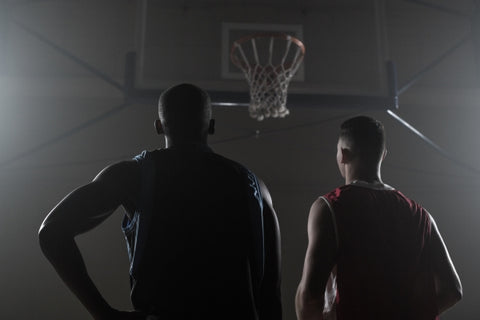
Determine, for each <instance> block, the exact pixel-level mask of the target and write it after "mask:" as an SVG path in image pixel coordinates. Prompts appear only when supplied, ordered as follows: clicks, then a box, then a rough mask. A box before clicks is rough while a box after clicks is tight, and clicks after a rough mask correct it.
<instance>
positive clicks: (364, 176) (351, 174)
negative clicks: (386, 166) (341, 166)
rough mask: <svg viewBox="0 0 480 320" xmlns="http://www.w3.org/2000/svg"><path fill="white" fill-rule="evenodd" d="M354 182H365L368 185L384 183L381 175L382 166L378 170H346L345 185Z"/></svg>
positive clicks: (351, 168)
mask: <svg viewBox="0 0 480 320" xmlns="http://www.w3.org/2000/svg"><path fill="white" fill-rule="evenodd" d="M354 181H364V182H367V183H383V181H382V176H381V173H380V166H378V167H377V168H360V167H349V168H346V172H345V184H351V183H352V182H354Z"/></svg>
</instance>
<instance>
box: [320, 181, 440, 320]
mask: <svg viewBox="0 0 480 320" xmlns="http://www.w3.org/2000/svg"><path fill="white" fill-rule="evenodd" d="M323 199H324V200H325V201H326V202H327V204H328V205H329V207H330V210H331V212H332V217H333V221H334V226H335V229H336V230H335V231H336V236H337V245H338V250H337V258H336V261H337V264H336V268H334V272H332V277H331V279H330V280H332V279H334V276H335V273H336V293H334V294H333V297H334V299H333V306H330V307H333V313H334V317H333V318H335V315H336V319H338V320H344V319H346V320H350V319H369V320H375V319H389V320H394V319H402V320H417V319H418V320H432V319H438V318H437V313H438V312H437V307H436V299H435V288H434V283H433V277H432V275H431V273H430V265H429V263H430V259H429V252H428V249H427V248H428V243H429V241H430V233H431V220H430V216H429V214H428V212H427V211H426V210H425V209H424V208H422V207H421V206H420V205H418V204H417V203H415V202H414V201H412V200H410V199H408V198H407V197H405V196H404V195H403V194H402V193H400V192H399V191H397V190H394V189H393V188H391V187H388V186H386V185H381V187H377V188H375V187H373V185H371V184H367V183H353V184H351V185H346V186H342V187H340V188H337V189H335V190H334V191H332V192H330V193H328V194H326V195H325V196H323ZM329 285H330V289H332V288H333V289H335V283H333V284H332V283H331V281H329ZM328 289H329V288H328V287H327V292H326V297H328V296H330V297H331V296H332V294H331V292H330V293H329V292H328ZM335 310H336V311H335Z"/></svg>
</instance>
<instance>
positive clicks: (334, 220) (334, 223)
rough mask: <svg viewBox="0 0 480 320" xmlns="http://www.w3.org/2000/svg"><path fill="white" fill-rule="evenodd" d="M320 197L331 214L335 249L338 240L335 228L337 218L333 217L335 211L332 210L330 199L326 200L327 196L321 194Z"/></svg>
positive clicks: (338, 242)
mask: <svg viewBox="0 0 480 320" xmlns="http://www.w3.org/2000/svg"><path fill="white" fill-rule="evenodd" d="M320 199H322V200H323V201H325V203H326V204H327V206H328V209H329V210H330V214H331V216H332V223H333V232H334V233H335V243H336V244H337V250H338V248H339V244H340V240H339V238H338V228H337V219H336V217H335V211H333V208H332V205H331V203H330V201H328V199H327V198H325V197H324V196H321V197H320Z"/></svg>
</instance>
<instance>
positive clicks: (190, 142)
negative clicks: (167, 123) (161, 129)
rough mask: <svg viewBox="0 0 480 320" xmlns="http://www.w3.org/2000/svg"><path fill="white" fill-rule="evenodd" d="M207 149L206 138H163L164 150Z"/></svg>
mask: <svg viewBox="0 0 480 320" xmlns="http://www.w3.org/2000/svg"><path fill="white" fill-rule="evenodd" d="M189 146H195V147H199V146H201V147H208V144H207V138H206V137H205V138H200V139H185V138H174V139H172V138H171V137H168V136H165V148H167V149H168V148H174V147H189Z"/></svg>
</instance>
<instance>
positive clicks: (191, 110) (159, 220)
mask: <svg viewBox="0 0 480 320" xmlns="http://www.w3.org/2000/svg"><path fill="white" fill-rule="evenodd" d="M213 125H214V121H213V120H212V118H211V104H210V99H209V97H208V95H207V94H206V93H205V92H204V91H203V90H202V89H200V88H198V87H196V86H194V85H190V84H181V85H177V86H174V87H172V88H170V89H168V90H166V91H165V92H163V93H162V95H161V97H160V101H159V119H158V120H157V121H156V122H155V127H156V129H157V131H158V133H161V134H164V135H165V148H162V149H158V150H155V151H152V152H143V153H142V154H141V155H139V156H137V157H135V158H134V159H133V160H131V161H122V162H119V163H115V164H113V165H110V166H108V167H107V168H105V169H104V170H103V171H101V172H100V173H99V174H98V175H97V176H96V177H95V178H94V179H93V181H92V182H90V183H88V184H86V185H84V186H82V187H80V188H78V189H76V190H74V191H73V192H72V193H70V194H69V195H67V196H66V197H65V198H64V199H63V200H62V201H61V202H60V203H59V204H58V205H57V206H56V207H55V208H54V209H53V210H52V211H51V212H50V213H49V214H48V216H47V217H46V218H45V221H44V222H43V224H42V226H41V227H40V231H39V238H40V244H41V248H42V250H43V252H44V254H45V256H46V257H47V258H48V260H49V261H50V262H51V264H52V265H53V266H54V268H55V269H56V271H57V273H58V274H59V275H60V277H61V278H62V280H63V281H64V282H65V283H66V285H67V286H68V287H69V288H70V290H71V291H72V292H73V293H74V294H75V295H76V296H77V298H78V299H79V300H80V301H81V303H82V304H83V305H84V306H85V307H86V309H87V310H88V312H89V313H90V314H91V315H92V317H93V318H95V319H146V318H147V316H148V319H179V320H181V319H219V320H220V319H222V320H224V319H238V320H250V319H251V320H256V319H260V320H262V319H269V320H270V319H281V317H282V315H281V313H282V310H281V300H280V234H279V225H278V221H277V218H276V214H275V212H274V210H273V207H272V201H271V198H270V195H269V192H268V190H267V188H266V186H265V184H264V183H263V182H262V181H260V180H259V179H257V178H256V176H255V175H254V174H253V173H252V172H251V171H249V170H248V169H246V168H245V167H243V166H242V165H240V164H238V163H236V162H234V161H232V160H228V159H226V158H224V157H222V156H220V155H218V154H216V153H214V152H213V151H212V150H211V149H210V148H209V147H208V144H207V135H208V133H213V130H214V128H213ZM119 206H123V208H124V209H125V212H126V215H125V218H124V221H123V225H122V228H123V231H124V233H125V237H126V239H127V247H128V251H129V258H130V282H131V300H132V304H133V306H134V308H135V311H118V310H116V309H114V308H113V307H112V306H110V305H109V304H108V302H107V301H105V299H104V298H103V297H102V295H101V293H100V292H99V290H98V289H97V287H96V286H95V284H94V283H93V281H92V279H91V278H90V276H89V274H88V272H87V268H86V266H85V264H84V261H83V258H82V255H81V253H80V251H79V248H78V247H77V245H76V243H75V239H74V238H75V236H77V235H79V234H82V233H85V232H87V231H89V230H91V229H92V228H94V227H95V226H97V225H99V224H100V223H102V222H103V221H104V220H105V219H106V218H107V217H108V216H110V215H111V214H112V213H113V212H114V211H116V209H117V208H118V207H119Z"/></svg>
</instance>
